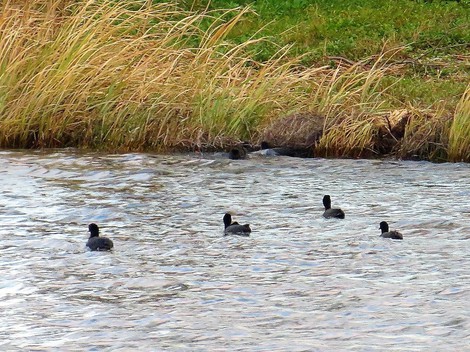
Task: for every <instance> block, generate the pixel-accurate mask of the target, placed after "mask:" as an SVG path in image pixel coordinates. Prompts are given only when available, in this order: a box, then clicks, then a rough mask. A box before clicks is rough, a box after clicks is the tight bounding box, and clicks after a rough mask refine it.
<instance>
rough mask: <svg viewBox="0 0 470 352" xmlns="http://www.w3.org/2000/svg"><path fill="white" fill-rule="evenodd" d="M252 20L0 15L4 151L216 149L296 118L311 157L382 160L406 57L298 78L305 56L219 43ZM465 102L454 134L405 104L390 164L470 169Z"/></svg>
mask: <svg viewBox="0 0 470 352" xmlns="http://www.w3.org/2000/svg"><path fill="white" fill-rule="evenodd" d="M250 13H251V9H250V8H243V9H241V8H236V9H229V10H217V11H210V10H204V11H199V12H193V11H189V10H188V11H183V10H181V9H180V8H178V7H176V6H175V5H173V4H168V3H158V4H152V2H151V1H139V0H129V1H115V0H101V1H87V0H81V1H72V0H55V1H54V0H39V1H34V2H23V1H13V0H9V1H5V2H3V3H2V5H1V13H0V146H1V147H21V148H25V147H67V146H74V147H81V148H87V147H88V148H103V149H111V150H122V151H125V150H150V149H152V150H175V149H178V148H184V149H188V148H191V147H195V146H197V147H205V146H212V147H218V148H221V147H225V146H226V145H227V144H230V143H233V142H236V141H239V140H251V141H257V140H258V141H259V140H260V139H261V138H262V136H263V132H264V131H265V130H266V129H267V128H269V126H273V123H275V122H276V121H280V120H283V119H285V121H289V119H288V118H289V116H297V117H299V118H297V117H296V118H295V119H293V120H291V121H295V123H293V124H292V126H291V131H278V132H279V133H281V132H282V133H284V135H285V136H291V137H292V136H295V135H300V134H301V132H302V131H298V130H297V129H298V128H314V129H315V131H316V130H317V127H318V126H315V125H318V123H319V121H321V122H320V123H322V124H323V126H320V128H321V130H322V136H321V138H320V140H317V141H316V145H315V149H316V150H315V153H316V155H325V156H366V155H370V154H374V153H377V146H376V143H377V135H378V131H379V130H380V128H381V126H382V125H383V121H384V116H386V115H387V114H389V113H390V111H392V110H394V109H396V108H403V104H402V103H401V102H399V101H397V100H393V97H391V96H390V94H389V91H390V88H393V87H392V86H393V84H396V83H397V82H399V81H400V75H401V73H400V69H399V68H400V66H399V65H397V64H394V63H393V58H394V57H396V56H400V55H401V54H402V53H403V51H404V50H405V49H404V47H398V48H397V49H394V50H383V53H381V54H379V55H375V56H374V57H373V58H372V59H371V58H368V59H366V60H361V61H359V62H352V63H351V62H350V61H348V60H346V61H345V62H346V64H345V63H341V64H339V65H337V67H335V68H331V67H330V66H318V67H316V66H310V67H305V66H301V65H300V63H301V62H302V60H303V57H302V56H294V57H292V56H291V55H290V53H291V52H290V51H289V49H290V48H289V47H278V50H277V51H276V52H273V53H272V55H271V56H270V58H269V59H268V60H266V61H262V62H259V61H256V60H254V59H253V56H252V55H251V54H250V52H251V50H252V48H253V46H254V47H259V45H261V43H268V45H273V44H272V43H270V42H268V41H267V40H266V39H259V38H258V39H255V38H256V35H254V36H253V37H249V38H245V40H244V41H243V42H242V43H240V44H234V43H233V42H231V41H229V40H227V38H228V36H229V34H230V33H231V31H232V30H234V28H237V25H238V24H240V23H241V22H242V21H243V19H244V18H245V17H246V16H247V15H248V14H250ZM384 47H385V46H384ZM390 77H392V78H393V79H386V78H390ZM469 90H470V89H467V91H466V93H465V94H464V96H463V97H462V99H461V102H460V103H459V105H458V107H457V110H456V112H455V118H454V121H453V124H452V126H451V132H450V134H449V124H448V123H447V122H442V121H447V120H445V119H444V120H443V119H441V118H436V119H434V118H428V117H429V116H438V117H440V116H444V115H445V113H439V112H438V111H436V110H432V109H429V111H426V112H423V111H422V109H420V108H415V107H413V104H411V103H408V105H407V106H406V108H407V109H409V110H411V111H414V112H413V113H412V116H413V117H412V118H411V120H410V121H411V122H410V123H409V125H408V126H407V129H406V134H405V137H404V139H403V141H407V142H409V144H410V146H411V147H410V148H408V149H407V148H406V146H404V145H403V143H402V144H401V145H398V146H397V147H396V148H395V149H394V151H395V152H397V154H398V155H405V156H407V155H411V154H413V153H420V154H421V153H422V154H423V155H424V154H425V151H426V150H428V151H429V153H431V155H433V153H434V154H435V155H437V154H439V157H441V154H440V153H441V151H442V150H443V149H445V147H442V146H443V145H447V139H448V140H449V147H448V152H449V155H451V156H452V159H453V160H468V158H469V157H468V154H469V152H468V145H469V143H468V136H469V135H470V134H469V133H468V120H469V117H468V116H469V109H470V108H469V96H470V92H469ZM302 119H307V120H308V119H310V121H306V123H304V122H305V121H302ZM281 125H282V124H281ZM283 126H285V127H286V128H287V129H288V128H289V126H288V125H286V124H284V125H283ZM299 126H304V127H299ZM312 126H313V127H312ZM435 126H438V127H439V128H438V129H436V128H434V127H435ZM433 128H434V130H438V131H439V132H438V133H434V134H433V133H431V132H429V131H432V130H433ZM275 132H276V131H275ZM305 135H307V133H305ZM422 136H427V138H429V140H430V141H431V142H429V143H427V144H426V142H423V140H422ZM289 138H290V137H289ZM307 139H308V138H305V140H307ZM403 141H402V142H403ZM413 143H414V144H413ZM433 145H439V148H434V147H432V146H433ZM465 146H467V147H465ZM433 148H434V149H433Z"/></svg>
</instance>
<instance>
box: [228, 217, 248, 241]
mask: <svg viewBox="0 0 470 352" xmlns="http://www.w3.org/2000/svg"><path fill="white" fill-rule="evenodd" d="M224 225H225V230H224V235H239V236H250V233H251V228H250V225H249V224H245V225H240V224H239V223H238V222H236V221H235V222H232V215H230V214H229V213H226V214H225V215H224Z"/></svg>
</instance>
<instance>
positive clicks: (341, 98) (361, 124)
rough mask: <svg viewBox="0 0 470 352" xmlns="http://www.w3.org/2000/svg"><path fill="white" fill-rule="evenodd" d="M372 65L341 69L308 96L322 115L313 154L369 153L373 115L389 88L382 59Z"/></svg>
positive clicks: (383, 106)
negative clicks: (385, 83)
mask: <svg viewBox="0 0 470 352" xmlns="http://www.w3.org/2000/svg"><path fill="white" fill-rule="evenodd" d="M387 56H388V53H383V54H382V55H380V56H379V57H378V58H377V59H376V60H375V62H373V63H372V65H370V66H369V65H365V64H364V62H358V63H354V64H352V65H351V66H349V67H347V68H346V69H343V68H342V67H341V66H340V67H338V68H337V69H336V70H334V71H332V72H330V73H329V74H328V75H326V76H325V77H324V79H323V80H321V81H319V83H318V86H317V87H316V89H315V90H314V92H313V94H312V104H311V108H312V109H313V110H315V111H317V112H318V113H320V114H321V115H323V116H325V120H324V121H325V122H324V128H323V136H322V138H321V139H320V141H319V143H318V145H317V147H316V154H317V155H324V156H336V157H338V156H353V157H358V156H366V155H370V154H371V153H372V152H373V144H374V143H373V142H374V134H375V133H376V131H377V128H378V123H377V121H376V120H377V115H380V114H381V113H383V112H384V110H385V109H386V108H389V106H387V105H386V104H387V90H388V89H389V88H390V86H389V85H384V84H383V78H384V77H385V76H386V74H387V72H389V71H390V67H389V66H388V63H387V59H386V57H387Z"/></svg>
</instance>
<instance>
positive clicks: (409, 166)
mask: <svg viewBox="0 0 470 352" xmlns="http://www.w3.org/2000/svg"><path fill="white" fill-rule="evenodd" d="M0 176H1V177H2V180H3V181H2V184H1V187H0V223H1V225H2V226H1V227H0V236H1V238H2V241H1V243H0V252H1V256H0V297H1V300H0V302H1V303H0V305H1V307H2V312H3V314H2V317H0V349H2V350H57V351H64V350H88V351H98V350H99V351H106V350H108V351H128V350H136V349H138V350H141V351H155V350H172V351H183V350H184V351H207V350H211V351H227V350H230V351H247V350H250V351H330V350H349V351H383V350H394V351H423V350H461V351H463V350H467V349H468V347H467V341H468V338H469V333H468V331H470V313H469V309H468V308H467V306H468V301H469V299H470V296H469V292H470V274H468V266H469V263H470V254H469V253H470V252H469V250H468V240H470V225H469V224H470V221H469V220H470V201H469V195H470V193H469V189H470V177H469V176H470V167H469V165H468V164H463V163H457V164H450V163H444V164H432V163H427V162H412V161H395V160H391V161H386V160H385V161H382V160H325V159H295V158H283V157H276V158H259V157H258V158H253V159H249V160H241V161H231V160H226V159H222V158H220V157H218V156H217V155H205V156H203V157H201V156H193V155H180V156H174V155H173V156H159V155H152V154H125V155H102V154H99V153H79V152H76V151H73V150H63V151H51V152H24V151H3V152H0ZM324 194H330V195H331V197H332V200H333V206H337V207H341V208H343V210H345V212H346V219H345V220H343V221H340V220H330V219H323V218H322V217H321V214H322V211H323V209H322V204H321V199H322V197H323V195H324ZM227 211H230V212H231V213H232V214H233V217H234V219H235V220H237V221H239V222H241V223H250V224H251V227H252V229H253V233H252V236H251V237H249V238H241V237H223V236H222V228H223V225H222V216H223V214H224V213H225V212H227ZM382 220H385V221H388V222H389V224H390V225H391V227H392V228H394V229H399V230H400V231H401V232H402V233H403V234H404V240H403V241H393V240H387V239H382V238H380V237H379V232H380V231H379V229H378V224H379V222H380V221H382ZM90 222H97V223H98V224H99V225H100V226H101V229H102V233H103V234H104V235H107V236H109V237H111V238H112V239H113V241H114V243H115V250H114V251H113V252H111V253H104V252H89V251H87V250H86V249H85V242H86V239H87V236H88V234H87V225H88V223H90Z"/></svg>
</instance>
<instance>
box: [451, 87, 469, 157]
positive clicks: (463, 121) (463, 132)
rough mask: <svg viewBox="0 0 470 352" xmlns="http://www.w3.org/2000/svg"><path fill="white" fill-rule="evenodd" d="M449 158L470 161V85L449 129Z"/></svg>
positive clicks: (461, 99) (458, 105)
mask: <svg viewBox="0 0 470 352" xmlns="http://www.w3.org/2000/svg"><path fill="white" fill-rule="evenodd" d="M448 154H449V159H450V160H451V161H467V162H468V161H470V85H469V86H468V87H467V89H466V91H465V93H464V94H463V95H462V97H461V98H460V101H459V103H458V104H457V107H456V109H455V114H454V119H453V121H452V125H451V127H450V131H449V147H448Z"/></svg>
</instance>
